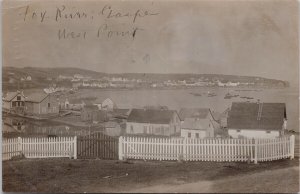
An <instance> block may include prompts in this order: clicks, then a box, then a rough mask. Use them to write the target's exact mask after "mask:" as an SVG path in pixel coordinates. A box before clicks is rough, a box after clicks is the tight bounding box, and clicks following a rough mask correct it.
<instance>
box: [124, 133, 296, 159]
mask: <svg viewBox="0 0 300 194" xmlns="http://www.w3.org/2000/svg"><path fill="white" fill-rule="evenodd" d="M294 143H295V137H294V136H293V135H292V136H289V137H288V136H285V137H281V138H274V139H190V138H146V137H120V138H119V159H120V160H122V159H126V158H128V159H148V160H185V161H216V162H222V161H228V162H239V161H240V162H245V161H252V162H254V163H257V162H258V161H271V160H278V159H283V158H289V157H290V158H294Z"/></svg>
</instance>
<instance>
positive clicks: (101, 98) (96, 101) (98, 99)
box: [94, 96, 112, 104]
mask: <svg viewBox="0 0 300 194" xmlns="http://www.w3.org/2000/svg"><path fill="white" fill-rule="evenodd" d="M106 99H110V100H111V101H112V99H111V98H108V97H101V96H100V97H97V99H96V100H95V101H94V103H96V104H101V103H102V102H103V101H104V100H106Z"/></svg>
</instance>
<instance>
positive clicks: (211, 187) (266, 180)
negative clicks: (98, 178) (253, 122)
mask: <svg viewBox="0 0 300 194" xmlns="http://www.w3.org/2000/svg"><path fill="white" fill-rule="evenodd" d="M298 174H299V167H290V168H287V169H278V170H273V171H271V170H268V171H265V172H259V173H254V174H250V175H241V176H237V177H230V178H226V179H222V180H217V181H199V182H195V183H188V184H180V185H170V184H162V185H156V186H152V187H145V188H141V189H136V190H131V191H129V192H132V193H158V192H159V193H174V192H175V193H186V192H187V193H199V192H201V193H218V192H222V193H224V192H229V193H231V192H243V193H244V192H247V193H250V192H276V193H296V192H299V182H298V181H299V179H289V177H292V176H297V175H298ZM237 183H238V184H237ZM297 188H298V189H297Z"/></svg>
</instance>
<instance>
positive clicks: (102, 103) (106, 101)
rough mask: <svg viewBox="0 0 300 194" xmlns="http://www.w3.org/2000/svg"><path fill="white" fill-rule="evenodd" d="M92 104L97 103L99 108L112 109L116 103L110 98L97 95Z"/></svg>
mask: <svg viewBox="0 0 300 194" xmlns="http://www.w3.org/2000/svg"><path fill="white" fill-rule="evenodd" d="M93 104H94V105H97V106H98V108H99V110H109V111H111V110H113V109H114V108H116V104H115V103H114V102H113V101H112V100H111V99H110V98H101V97H98V98H97V99H96V100H95V101H94V102H93Z"/></svg>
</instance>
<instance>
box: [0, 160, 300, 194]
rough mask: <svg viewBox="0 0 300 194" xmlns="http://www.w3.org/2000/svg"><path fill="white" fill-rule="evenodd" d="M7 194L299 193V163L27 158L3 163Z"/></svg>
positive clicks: (291, 161)
mask: <svg viewBox="0 0 300 194" xmlns="http://www.w3.org/2000/svg"><path fill="white" fill-rule="evenodd" d="M3 191H5V192H19V191H21V192H47V193H49V192H55V193H58V192H76V193H78V192H105V193H107V192H231V193H232V192H255V193H257V192H276V193H284V192H288V193H295V192H298V191H299V159H298V158H296V159H294V160H289V159H286V160H280V161H275V162H267V163H259V164H256V165H255V164H247V163H216V162H182V163H180V162H159V161H117V160H70V159H22V160H15V161H5V162H3Z"/></svg>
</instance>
